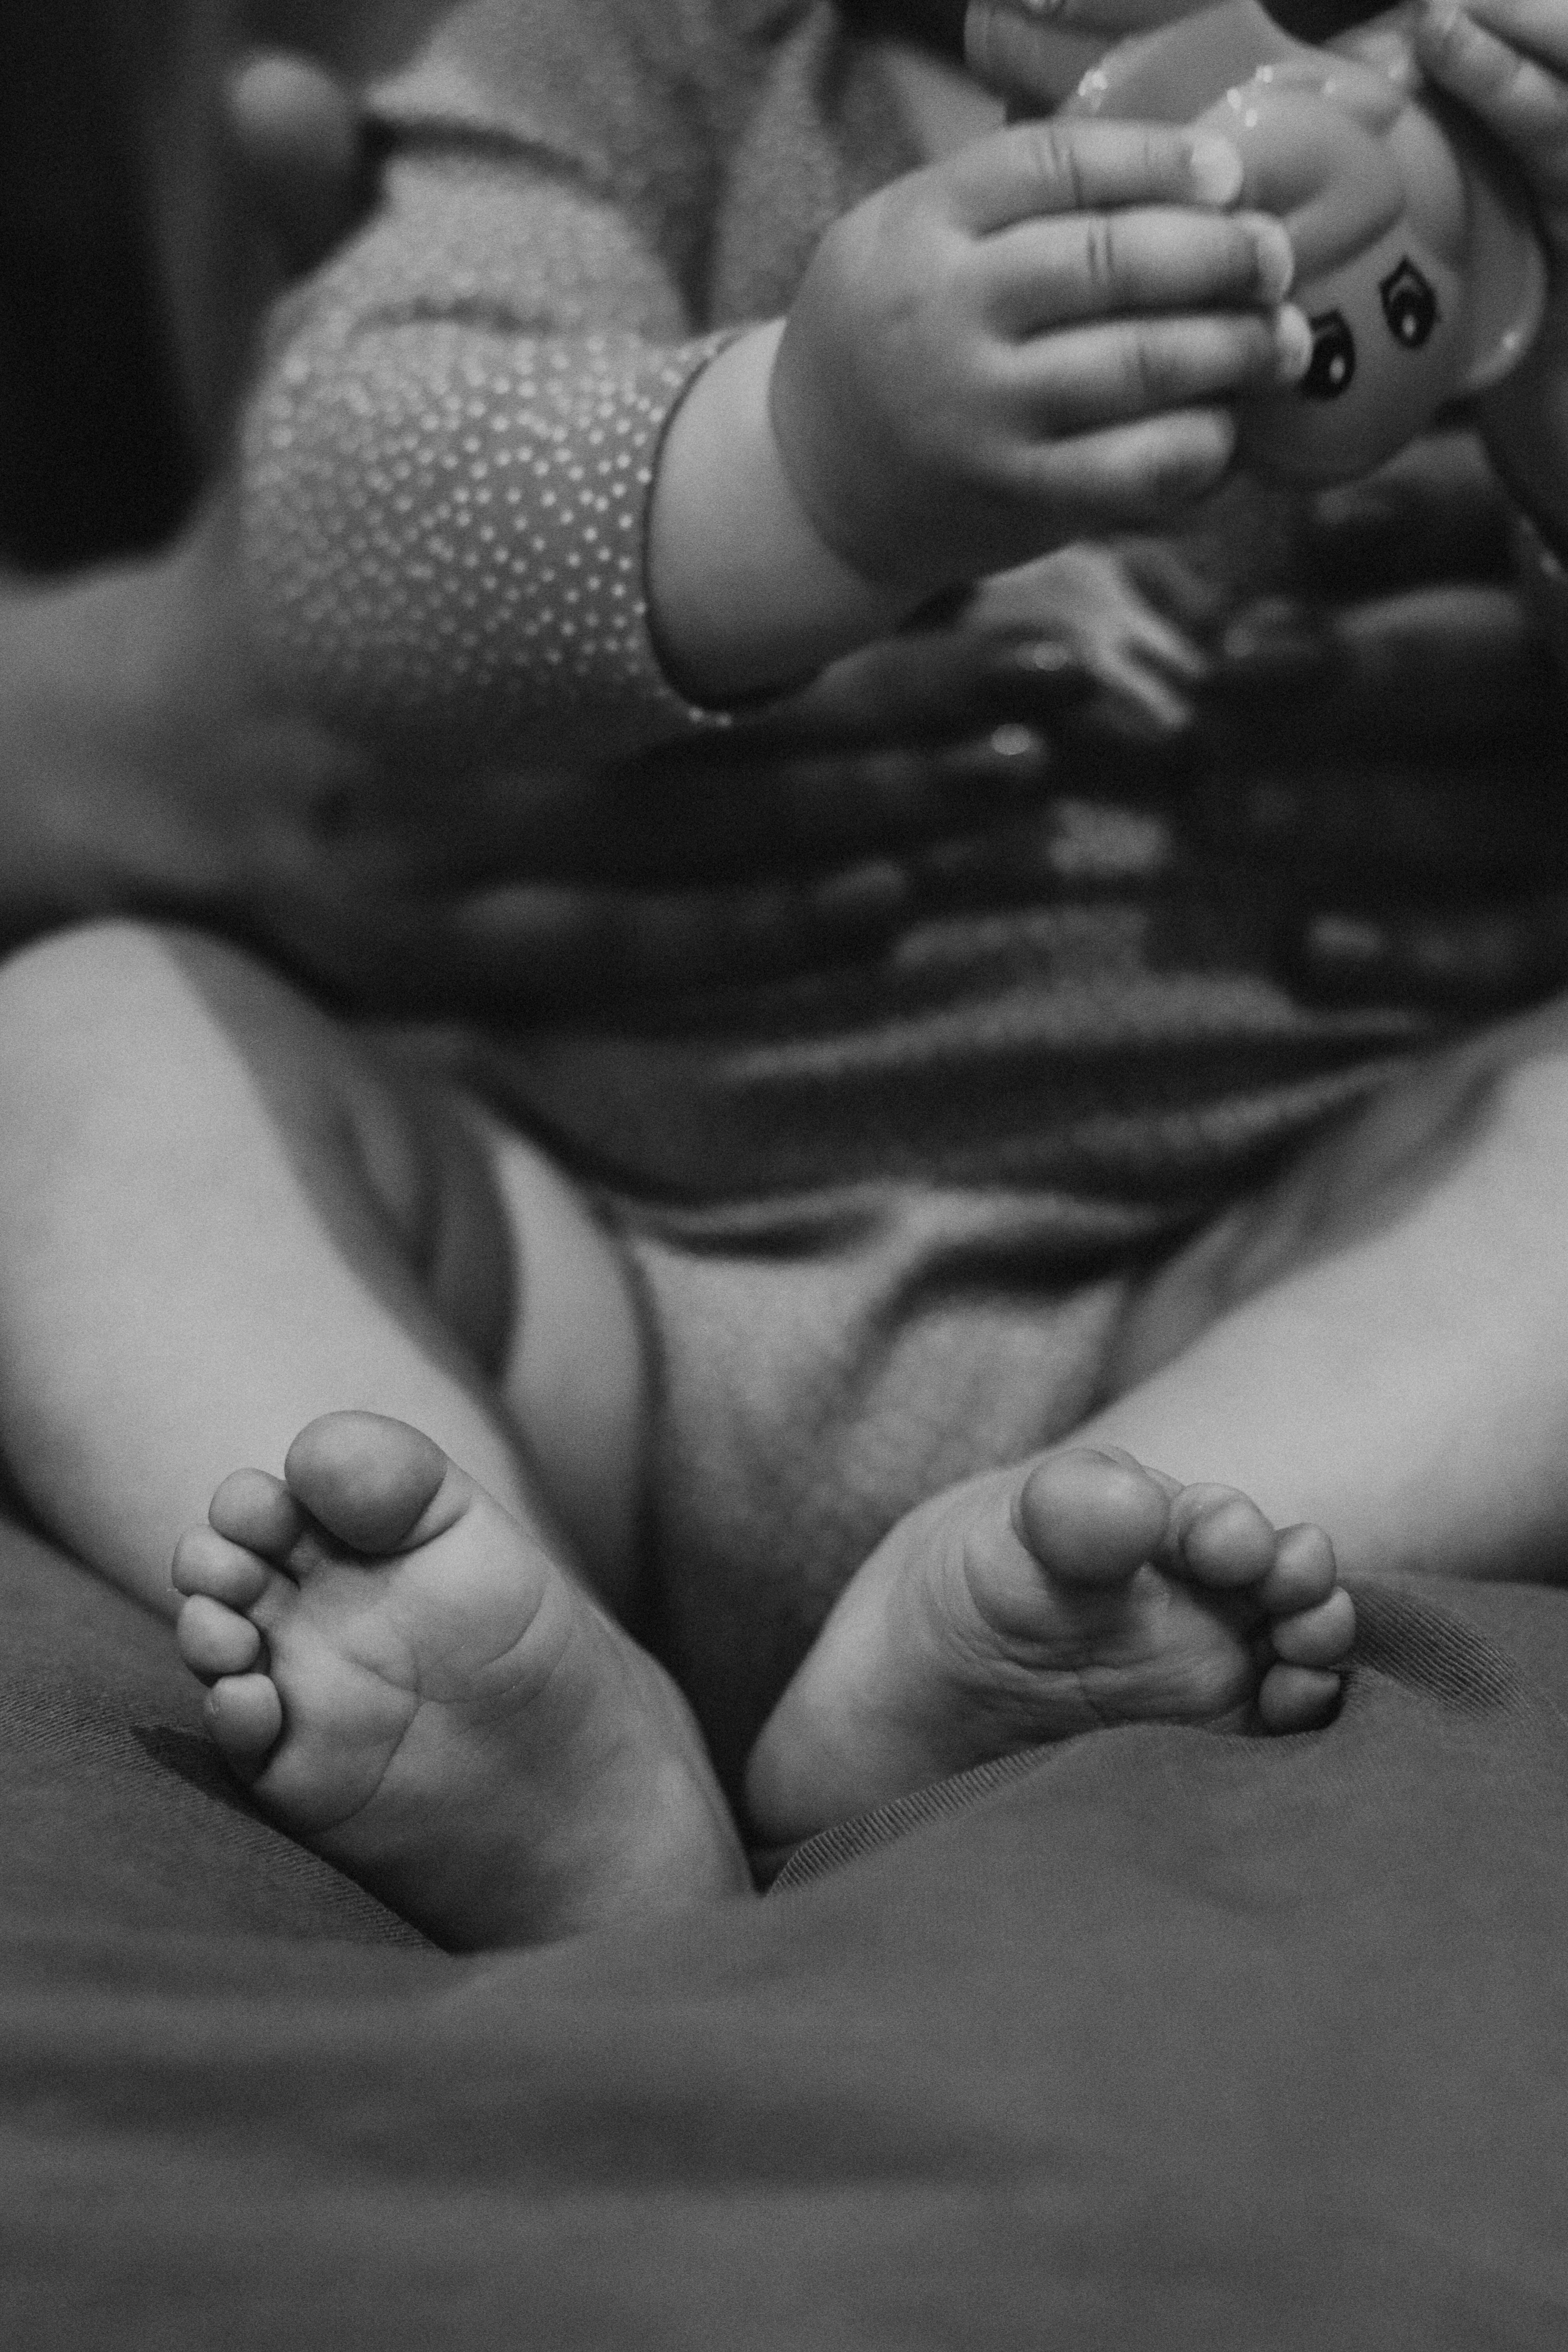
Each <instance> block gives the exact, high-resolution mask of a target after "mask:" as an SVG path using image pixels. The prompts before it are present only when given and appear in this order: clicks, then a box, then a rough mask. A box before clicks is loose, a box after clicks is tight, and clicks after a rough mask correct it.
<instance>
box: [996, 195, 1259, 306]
mask: <svg viewBox="0 0 1568 2352" xmlns="http://www.w3.org/2000/svg"><path fill="white" fill-rule="evenodd" d="M981 266H982V268H983V270H984V284H985V289H986V291H985V297H984V299H985V303H986V313H987V316H988V317H989V318H990V319H991V320H992V322H993V323H994V325H995V326H996V327H998V328H999V329H1001V330H1002V331H1003V332H1005V333H1010V334H1015V335H1027V334H1035V333H1038V332H1041V331H1047V330H1051V329H1056V328H1060V327H1065V326H1069V325H1071V324H1072V322H1073V321H1074V320H1080V319H1089V318H1097V317H1100V316H1102V315H1103V314H1104V313H1105V312H1106V311H1108V310H1173V311H1194V310H1226V309H1229V308H1231V307H1232V306H1233V305H1235V306H1239V305H1243V304H1253V305H1260V306H1262V307H1264V308H1266V309H1270V310H1271V309H1272V308H1273V307H1274V305H1275V304H1276V303H1279V302H1282V301H1283V300H1284V299H1285V296H1286V294H1287V293H1288V292H1289V287H1290V280H1291V278H1292V276H1293V274H1294V270H1295V257H1294V256H1293V254H1292V253H1291V250H1290V240H1289V236H1288V235H1287V233H1286V231H1285V230H1284V229H1283V228H1282V227H1281V226H1280V224H1279V221H1277V220H1273V219H1270V218H1269V217H1268V216H1267V215H1264V214H1261V213H1211V214H1204V213H1194V211H1193V210H1192V208H1191V207H1190V206H1188V207H1186V208H1184V209H1178V208H1177V207H1175V206H1173V205H1164V206H1157V207H1149V206H1144V207H1133V208H1131V209H1130V210H1127V211H1123V212H1096V213H1083V214H1077V215H1073V216H1072V217H1070V218H1069V219H1067V220H1049V221H1041V220H1029V221H1023V222H1020V223H1018V224H1017V225H1016V226H1014V227H1011V228H1007V229H1004V230H1002V231H1001V232H1000V233H999V234H998V235H997V236H993V237H990V238H988V239H987V240H986V242H985V244H984V246H983V247H982V248H981Z"/></svg>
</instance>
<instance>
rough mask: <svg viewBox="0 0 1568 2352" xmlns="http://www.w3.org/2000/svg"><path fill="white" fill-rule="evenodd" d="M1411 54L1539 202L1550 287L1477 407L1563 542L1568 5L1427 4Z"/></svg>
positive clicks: (1508, 468)
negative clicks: (1527, 333) (1526, 338)
mask: <svg viewBox="0 0 1568 2352" xmlns="http://www.w3.org/2000/svg"><path fill="white" fill-rule="evenodd" d="M1416 54H1417V55H1418V57H1419V58H1420V60H1421V63H1422V65H1423V66H1424V67H1425V68H1426V71H1427V72H1428V73H1429V74H1430V75H1431V77H1432V79H1433V80H1434V81H1435V82H1437V83H1439V84H1440V85H1441V86H1442V88H1443V89H1446V90H1447V91H1448V92H1450V94H1451V95H1452V96H1453V97H1455V98H1456V99H1458V100H1459V101H1460V102H1461V103H1462V104H1463V105H1465V106H1468V108H1469V109H1470V110H1471V112H1472V113H1474V114H1476V115H1478V116H1479V118H1480V120H1481V121H1482V122H1484V123H1485V125H1486V126H1487V128H1488V130H1489V131H1491V133H1492V134H1493V136H1494V137H1495V138H1496V139H1497V140H1498V141H1499V142H1500V143H1501V145H1503V146H1504V147H1505V148H1507V150H1508V152H1509V153H1510V155H1511V156H1512V157H1513V160H1514V162H1515V163H1517V164H1518V166H1519V169H1520V171H1521V173H1523V175H1524V178H1525V180H1526V182H1527V183H1528V184H1529V187H1530V191H1531V195H1532V196H1533V197H1534V199H1535V210H1536V217H1537V221H1538V223H1539V226H1540V228H1541V234H1542V242H1543V244H1544V247H1545V250H1546V258H1547V265H1548V268H1549V271H1550V277H1549V280H1548V287H1547V297H1546V315H1545V318H1544V319H1543V320H1542V326H1541V331H1540V333H1539V334H1538V335H1537V337H1536V340H1535V342H1534V345H1533V347H1532V349H1531V352H1530V353H1529V355H1528V356H1527V358H1526V359H1525V361H1524V362H1523V364H1522V365H1521V366H1520V367H1517V368H1515V370H1514V372H1513V373H1512V374H1511V375H1509V376H1505V377H1504V378H1503V381H1502V382H1501V383H1500V384H1499V385H1498V386H1497V387H1496V389H1495V390H1494V391H1492V392H1489V393H1488V394H1485V395H1484V396H1483V398H1482V400H1481V402H1480V404H1479V416H1480V421H1481V425H1482V429H1483V431H1484V433H1485V435H1486V439H1487V446H1488V447H1489V450H1490V451H1491V454H1492V457H1493V458H1494V459H1495V461H1496V463H1497V466H1498V468H1499V470H1500V473H1501V474H1502V476H1503V478H1504V479H1505V480H1506V481H1507V482H1508V483H1509V484H1510V487H1511V488H1513V490H1514V491H1515V493H1516V494H1517V495H1518V496H1519V497H1520V498H1521V499H1522V500H1523V501H1524V503H1525V505H1526V506H1527V507H1528V508H1530V509H1532V510H1533V512H1534V513H1535V514H1536V515H1537V516H1538V517H1539V518H1540V520H1542V523H1543V524H1544V525H1545V526H1546V527H1547V529H1548V530H1550V531H1551V532H1552V535H1553V536H1554V537H1555V538H1557V539H1558V540H1560V541H1561V540H1562V539H1563V536H1564V533H1565V532H1568V5H1565V0H1463V5H1458V0H1427V7H1426V14H1425V16H1423V17H1422V20H1421V23H1420V26H1419V29H1418V32H1417V37H1416Z"/></svg>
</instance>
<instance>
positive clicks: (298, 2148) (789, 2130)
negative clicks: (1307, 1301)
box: [0, 1530, 1568, 2352]
mask: <svg viewBox="0 0 1568 2352" xmlns="http://www.w3.org/2000/svg"><path fill="white" fill-rule="evenodd" d="M1358 1597H1359V1602H1360V1607H1361V1611H1362V1616H1363V1639H1362V1644H1361V1651H1360V1655H1359V1661H1358V1664H1357V1666H1356V1669H1355V1671H1354V1673H1353V1675H1352V1678H1351V1682H1350V1685H1349V1689H1348V1693H1347V1696H1346V1699H1345V1704H1344V1706H1343V1709H1342V1713H1341V1715H1340V1717H1339V1718H1338V1720H1337V1721H1336V1722H1335V1723H1334V1724H1333V1725H1332V1726H1331V1727H1330V1728H1329V1729H1327V1730H1326V1731H1323V1732H1321V1733H1315V1734H1312V1735H1310V1736H1307V1737H1302V1738H1290V1739H1283V1740H1275V1741H1266V1740H1261V1739H1252V1738H1244V1737H1240V1736H1237V1735H1230V1734H1220V1733H1214V1732H1205V1731H1194V1730H1184V1729H1169V1728H1146V1729H1132V1730H1121V1731H1113V1732H1097V1733H1093V1734H1090V1735H1088V1736H1086V1737H1084V1738H1079V1739H1074V1740H1070V1741H1068V1742H1066V1743H1064V1744H1062V1745H1061V1746H1059V1747H1058V1748H1053V1749H1050V1750H1048V1751H1036V1752H1035V1753H1034V1754H1033V1755H1032V1756H1030V1757H1026V1758H1022V1759H1014V1760H1013V1761H1012V1763H1011V1764H1010V1765H1009V1766H1008V1768H1007V1769H1006V1770H1005V1772H1002V1773H1000V1774H998V1773H981V1774H978V1775H972V1776H970V1778H969V1780H967V1781H965V1782H963V1783H956V1784H948V1785H947V1786H945V1787H944V1788H942V1789H939V1790H933V1791H930V1792H927V1793H925V1794H924V1795H922V1796H921V1798H919V1799H916V1800H913V1801H906V1803H905V1804H904V1805H902V1806H901V1807H896V1808H893V1809H890V1811H889V1812H887V1813H885V1814H883V1815H881V1816H879V1817H874V1818H872V1819H869V1820H868V1821H867V1822H860V1823H858V1824H852V1825H850V1826H849V1827H848V1828H847V1830H846V1831H844V1832H834V1833H831V1834H830V1835H828V1836H827V1837H825V1838H823V1839H819V1840H817V1841H816V1842H815V1844H814V1845H813V1846H812V1847H810V1848H805V1849H802V1850H801V1851H800V1852H799V1853H796V1855H795V1857H794V1859H793V1860H792V1861H791V1862H790V1864H788V1865H787V1867H786V1868H785V1870H784V1873H783V1874H782V1876H781V1878H780V1880H779V1881H778V1882H777V1883H776V1885H775V1889H774V1891H773V1892H772V1893H771V1894H770V1895H768V1896H767V1897H766V1898H765V1899H764V1900H763V1901H761V1902H757V1903H752V1904H745V1903H736V1904H734V1905H732V1906H727V1907H725V1908H723V1909H721V1910H718V1911H715V1912H710V1913H706V1914H701V1915H692V1916H686V1917H682V1918H678V1919H673V1920H669V1921H667V1922H665V1923H662V1924H660V1925H658V1926H657V1927H643V1928H639V1929H637V1931H635V1932H633V1931H618V1932H612V1933H606V1934H602V1935H597V1936H594V1937H587V1938H584V1939H582V1940H579V1941H576V1942H574V1943H570V1944H565V1945H559V1946H556V1947H553V1948H546V1949H543V1950H539V1951H533V1952H527V1953H516V1954H505V1955H499V1956H494V1957H485V1958H464V1959H458V1958H452V1957H450V1956H449V1955H447V1954H444V1953H441V1952H439V1951H437V1950H436V1949H434V1948H432V1947H430V1946H429V1945H428V1944H426V1943H425V1942H423V1941H422V1939H421V1938H420V1937H418V1936H417V1935H416V1934H415V1933H414V1932H413V1931H412V1930H411V1929H409V1928H407V1927H405V1926H404V1925H403V1924H402V1923H400V1922H399V1921H397V1920H395V1918H393V1917H392V1916H391V1915H390V1914H388V1913H387V1912H385V1911H384V1910H383V1909H382V1908H381V1906H378V1905H377V1904H375V1903H374V1902H373V1901H372V1900H371V1898H370V1897H369V1896H367V1895H363V1893H362V1892H361V1891H360V1890H359V1889H357V1888H356V1887H353V1886H352V1885H349V1884H348V1883H347V1882H346V1881H345V1880H343V1879H342V1878H340V1877H339V1876H338V1875H337V1874H335V1873H334V1872H332V1871H331V1870H330V1869H329V1868H328V1867H327V1865H325V1864H321V1863H320V1862H318V1861H317V1860H315V1859H314V1858H313V1857H311V1856H310V1855H309V1854H307V1853H302V1852H301V1851H300V1849H298V1848H297V1847H295V1846H293V1845H291V1844H289V1842H288V1841H287V1840H285V1839H284V1838H282V1837H281V1836H280V1835H279V1834H278V1833H277V1832H275V1831H273V1830H272V1829H271V1828H270V1827H269V1826H268V1824H267V1823H266V1822H264V1821H262V1820H261V1819H260V1818H259V1816H258V1814H257V1813H255V1812H254V1811H252V1809H251V1808H250V1806H249V1805H248V1803H247V1801H246V1799H245V1798H244V1797H243V1796H242V1795H241V1794H239V1793H238V1792H237V1790H235V1789H234V1788H233V1787H232V1786H231V1785H230V1784H229V1783H228V1782H227V1781H226V1779H225V1778H224V1776H223V1774H222V1772H221V1770H220V1769H219V1768H218V1767H217V1765H216V1761H215V1759H213V1758H212V1756H211V1754H210V1752H209V1751H208V1750H207V1748H205V1745H204V1743H203V1741H202V1738H201V1735H200V1731H199V1726H198V1716H197V1709H196V1704H195V1701H196V1694H195V1692H194V1690H193V1689H191V1688H190V1687H188V1686H187V1685H186V1684H185V1682H184V1678H183V1677H182V1675H181V1674H180V1671H179V1669H178V1667H177V1666H176V1664H174V1659H173V1655H172V1644H171V1643H170V1641H169V1638H168V1636H167V1634H166V1633H165V1632H164V1630H163V1628H162V1627H161V1626H159V1625H157V1624H155V1623H153V1622H151V1621H150V1620H147V1619H145V1618H143V1617H142V1616H140V1615H139V1614H138V1613H137V1612H135V1611H134V1610H133V1609H132V1608H131V1607H130V1606H129V1604H127V1603H124V1602H122V1601H121V1600H120V1598H119V1597H118V1596H117V1595H116V1594H114V1593H113V1592H111V1591H108V1590H106V1589H105V1588H103V1587H102V1586H100V1585H99V1584H97V1583H96V1582H94V1581H93V1580H91V1579H90V1578H89V1577H88V1576H87V1575H86V1574H85V1573H84V1572H83V1571H82V1570H79V1569H78V1568H76V1567H75V1566H73V1565H72V1564H71V1563H70V1562H68V1561H67V1560H65V1559H61V1558H60V1557H59V1556H58V1555H57V1554H54V1553H51V1552H50V1551H48V1550H47V1549H46V1548H45V1547H44V1546H42V1545H41V1544H38V1543H37V1542H35V1541H34V1540H33V1539H32V1538H29V1537H27V1536H26V1535H24V1534H23V1533H21V1532H20V1531H19V1530H16V1531H12V1532H10V1533H8V1534H7V1535H6V1536H5V1538H4V1541H3V1543H0V1609H3V1611H4V1622H5V1626H6V1639H5V1648H4V1654H3V1655H0V2336H3V2339H4V2341H5V2342H6V2343H7V2344H10V2345H15V2346H17V2347H29V2352H33V2347H38V2352H56V2347H69V2352H77V2347H104V2352H109V2347H113V2352H132V2347H148V2352H153V2347H156V2352H186V2347H189V2352H208V2347H212V2346H214V2345H216V2344H219V2343H223V2344H225V2345H227V2346H232V2347H236V2352H284V2347H289V2352H300V2347H305V2348H306V2352H309V2347H317V2346H320V2347H332V2352H362V2347H363V2352H405V2347H406V2352H439V2347H448V2346H450V2347H459V2346H461V2347H475V2346H488V2345H503V2344H504V2345H512V2344H516V2345H519V2346H527V2347H530V2352H567V2347H573V2352H577V2347H581V2348H582V2352H588V2347H593V2352H604V2347H621V2346H626V2347H637V2352H664V2347H668V2352H708V2348H709V2347H711V2352H738V2348H739V2347H744V2352H786V2347H787V2352H796V2347H800V2352H873V2347H877V2352H883V2347H900V2352H906V2347H908V2352H917V2348H918V2347H933V2352H935V2347H954V2346H960V2345H962V2346H963V2347H980V2352H1040V2348H1041V2347H1047V2346H1056V2345H1061V2346H1064V2347H1072V2352H1099V2347H1104V2352H1112V2347H1114V2352H1139V2347H1152V2352H1189V2347H1190V2352H1200V2347H1201V2352H1232V2347H1234V2352H1244V2347H1245V2352H1262V2347H1268V2352H1325V2347H1335V2352H1361V2347H1364V2352H1400V2347H1409V2352H1482V2347H1542V2352H1546V2347H1554V2348H1555V2347H1561V2345H1562V2344H1563V2342H1564V2341H1568V2189H1565V2188H1564V2167H1563V2162H1562V2158H1561V2151H1562V2149H1563V2145H1564V2141H1565V2137H1568V1959H1565V1956H1568V1873H1565V1872H1564V1869H1563V1853H1564V1851H1565V1847H1568V1717H1565V1716H1564V1712H1563V1708H1564V1704H1565V1702H1568V1599H1565V1598H1564V1597H1563V1596H1562V1595H1560V1594H1558V1593H1556V1592H1551V1591H1524V1590H1519V1589H1505V1588H1499V1587H1484V1586H1465V1585H1458V1584H1441V1585H1439V1584H1436V1583H1433V1584H1426V1585H1421V1586H1415V1585H1404V1586H1396V1585H1393V1584H1390V1585H1383V1586H1363V1588H1362V1589H1361V1591H1360V1593H1359V1596H1358Z"/></svg>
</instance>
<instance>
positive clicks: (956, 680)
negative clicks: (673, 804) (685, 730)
mask: <svg viewBox="0 0 1568 2352" xmlns="http://www.w3.org/2000/svg"><path fill="white" fill-rule="evenodd" d="M979 601H980V604H982V606H984V609H985V611H986V612H987V613H989V607H988V606H987V605H985V596H984V591H982V593H981V598H980V600H979ZM1084 690H1085V689H1084V683H1083V677H1082V673H1081V670H1080V669H1079V667H1078V665H1077V664H1076V663H1075V662H1074V660H1073V658H1072V656H1071V655H1070V653H1069V652H1068V650H1067V648H1066V647H1064V646H1062V644H1061V643H1060V641H1059V640H1058V639H1057V638H1054V637H1053V636H1052V635H1050V634H1049V632H1048V630H1042V628H1041V626H1040V623H1039V619H1038V616H1037V614H1033V613H1032V612H1030V611H1029V609H1028V608H1027V606H1026V605H1025V604H1020V605H1019V606H1018V607H1017V609H1016V610H1015V611H1011V612H1009V613H1006V614H1003V615H1002V616H1001V617H999V618H998V619H996V620H992V619H990V618H989V617H987V618H984V619H982V620H980V621H979V622H978V623H977V624H975V625H972V624H971V622H970V619H969V616H968V613H967V611H966V610H965V609H964V608H963V607H961V608H960V609H959V610H958V611H956V612H955V613H954V614H953V615H952V619H951V621H944V622H942V623H940V624H938V625H932V626H931V627H915V628H911V629H910V630H908V631H906V632H905V633H904V634H902V635H899V636H894V637H884V638H882V639H880V640H879V642H878V643H877V644H876V645H874V646H867V647H866V649H865V650H864V651H863V652H861V653H857V654H852V655H849V656H847V658H846V659H844V660H843V661H839V662H835V663H833V664H832V665H831V667H829V668H827V669H826V670H824V671H823V673H822V674H821V676H820V677H817V678H816V679H815V680H814V681H813V683H812V684H811V685H810V686H809V687H807V688H805V689H804V690H803V691H802V692H801V693H800V694H798V695H795V696H793V697H792V698H790V700H789V701H788V702H786V703H784V704H782V705H780V706H779V707H778V708H777V709H775V711H774V712H773V713H772V714H771V715H770V717H769V718H768V719H765V720H763V721H760V722H757V723H755V724H754V725H753V726H751V727H746V726H742V727H738V728H735V729H733V730H728V732H727V733H726V735H725V736H722V737H719V736H715V737H712V738H710V740H709V753H708V756H710V758H713V759H715V760H716V761H718V762H720V763H722V762H723V761H724V759H725V758H726V756H728V757H730V758H733V759H740V760H745V759H748V758H750V757H752V756H753V755H754V753H755V751H757V750H758V749H759V748H775V749H784V750H787V749H789V748H791V747H804V746H810V745H816V746H819V747H822V748H825V749H826V748H827V747H830V746H831V747H833V748H835V749H837V750H846V749H849V748H852V747H854V746H856V745H870V744H894V745H898V746H900V747H910V748H916V747H919V746H921V745H927V746H932V745H937V744H940V743H942V742H945V741H949V740H957V739H961V738H963V739H967V738H969V737H972V736H973V734H974V733H975V731H976V730H978V729H981V728H984V726H986V725H987V724H995V723H999V722H1002V721H1005V720H1008V719H1014V720H1017V721H1021V722H1024V723H1026V724H1031V725H1037V726H1044V727H1048V726H1050V725H1051V724H1052V723H1053V722H1054V721H1056V720H1058V719H1066V718H1067V717H1068V715H1069V714H1070V713H1071V712H1072V711H1073V710H1074V709H1076V708H1077V707H1078V705H1079V703H1080V702H1081V701H1082V699H1083V695H1084Z"/></svg>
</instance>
